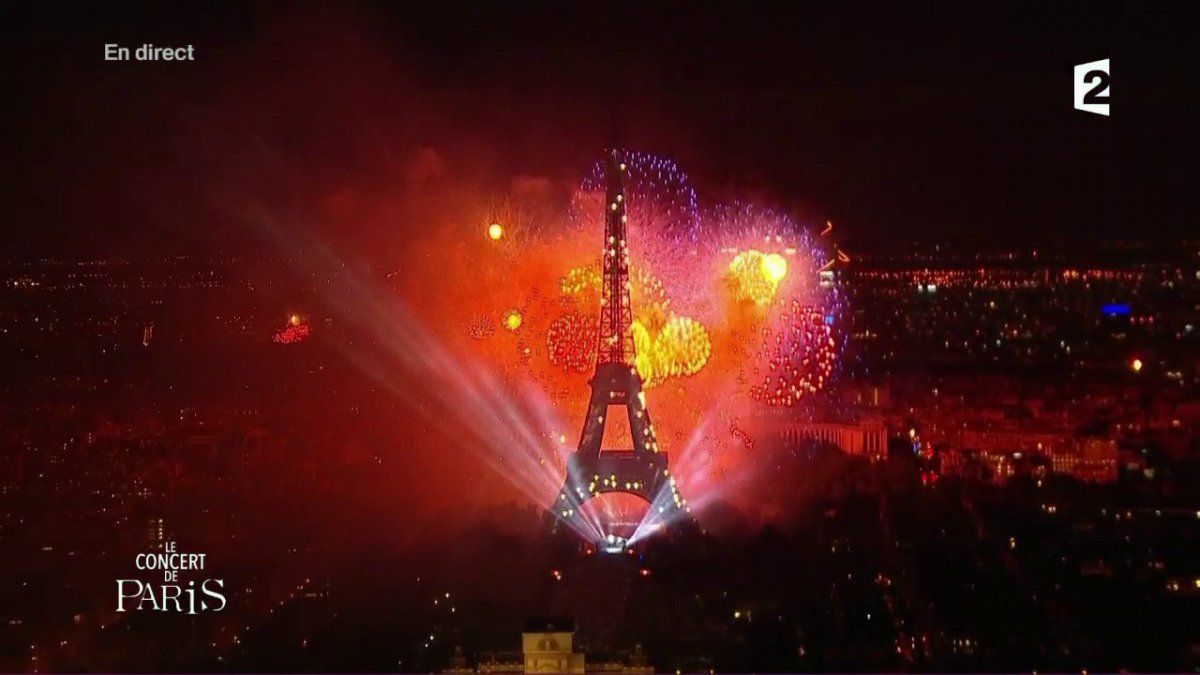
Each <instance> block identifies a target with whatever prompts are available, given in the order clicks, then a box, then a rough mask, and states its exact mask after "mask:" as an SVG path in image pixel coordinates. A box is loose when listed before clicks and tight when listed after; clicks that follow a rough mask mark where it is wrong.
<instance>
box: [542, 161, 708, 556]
mask: <svg viewBox="0 0 1200 675" xmlns="http://www.w3.org/2000/svg"><path fill="white" fill-rule="evenodd" d="M605 161H606V177H607V180H606V183H607V185H606V188H605V200H604V249H603V254H602V263H601V274H602V279H601V289H602V292H601V296H600V330H599V338H598V339H597V345H596V372H595V374H594V375H593V376H592V379H591V380H590V381H589V383H590V385H591V387H592V396H591V399H590V400H589V401H588V409H587V416H586V417H585V418H584V421H583V432H582V433H581V434H580V437H579V448H578V449H577V450H576V451H575V452H574V453H572V455H571V456H570V457H569V458H568V459H567V477H566V481H565V482H564V483H563V487H562V490H560V491H559V494H558V498H557V500H556V502H555V504H554V506H553V507H552V508H553V510H554V512H555V513H556V514H557V515H558V516H559V517H560V518H561V519H562V520H565V521H568V522H572V524H574V525H576V529H578V530H580V531H590V530H595V529H597V528H596V527H594V526H593V527H591V528H588V526H587V525H586V524H585V517H584V514H583V513H582V511H581V508H580V507H581V506H582V505H583V503H584V502H586V501H588V500H589V499H592V498H593V497H596V496H598V495H600V494H603V493H606V492H624V493H627V494H632V495H636V496H638V497H641V498H642V499H644V500H646V501H647V502H649V503H650V508H651V509H652V510H655V511H658V513H659V514H665V513H667V512H668V511H675V510H679V509H686V508H687V502H686V500H684V499H683V498H682V497H680V495H679V492H678V490H676V488H675V479H674V478H672V477H671V472H670V469H669V466H668V461H667V453H666V452H663V451H661V450H660V449H659V447H658V439H657V438H655V435H654V425H653V424H652V423H651V422H650V410H649V408H648V407H647V406H646V394H645V392H643V391H642V380H641V377H640V376H639V375H638V372H637V365H636V356H637V353H636V348H635V347H634V342H633V305H632V303H631V302H630V299H629V289H630V285H629V239H628V229H627V225H628V220H629V219H628V216H627V215H626V212H625V208H626V202H627V200H626V195H625V188H624V182H625V177H626V176H627V175H628V173H629V166H628V165H627V164H626V162H625V161H624V158H623V153H622V152H621V151H620V150H618V149H616V148H611V149H609V150H608V152H607V157H606V158H605ZM613 408H616V409H617V411H616V414H620V413H621V410H620V409H622V408H623V409H624V412H625V414H626V415H628V417H629V432H630V437H631V438H632V442H633V447H632V448H620V449H615V450H602V449H601V446H602V445H603V441H604V429H605V425H606V423H607V421H608V420H609V417H610V412H611V411H612V409H613ZM656 515H658V514H653V513H652V514H651V516H656ZM600 525H603V524H600ZM600 534H601V536H603V537H604V541H600V542H596V543H597V544H598V545H600V546H601V547H602V548H604V550H608V551H619V550H622V549H624V547H625V543H626V542H625V539H624V538H620V537H617V536H616V535H615V534H614V533H611V532H608V533H605V532H601V533H600Z"/></svg>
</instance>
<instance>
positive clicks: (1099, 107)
mask: <svg viewBox="0 0 1200 675" xmlns="http://www.w3.org/2000/svg"><path fill="white" fill-rule="evenodd" d="M1109 72H1110V71H1109V67H1108V59H1100V60H1099V61H1092V62H1091V63H1081V64H1079V65H1077V66H1075V109H1076V110H1082V111H1084V112H1090V113H1096V114H1097V115H1104V116H1105V117H1108V116H1109V114H1108V105H1109V103H1108V80H1109Z"/></svg>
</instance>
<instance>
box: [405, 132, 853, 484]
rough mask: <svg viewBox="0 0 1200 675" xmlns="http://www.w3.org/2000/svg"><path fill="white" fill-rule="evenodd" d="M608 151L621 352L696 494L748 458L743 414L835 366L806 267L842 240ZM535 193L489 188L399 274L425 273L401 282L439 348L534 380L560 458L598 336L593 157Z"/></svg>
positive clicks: (663, 164) (828, 288)
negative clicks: (457, 234) (529, 197)
mask: <svg viewBox="0 0 1200 675" xmlns="http://www.w3.org/2000/svg"><path fill="white" fill-rule="evenodd" d="M622 159H623V161H624V162H626V163H627V164H628V167H629V169H628V177H627V182H626V185H625V187H626V194H627V195H628V197H627V198H628V200H629V201H628V216H629V221H628V222H629V239H630V244H629V249H630V257H631V262H630V277H629V283H630V288H629V291H630V296H631V299H632V306H633V321H632V332H633V341H634V346H635V349H636V357H635V358H636V362H635V365H636V367H637V371H638V374H639V376H640V377H641V378H642V380H643V386H644V388H645V389H646V390H647V396H648V397H649V400H650V404H649V405H650V407H651V409H652V410H653V414H654V421H655V431H656V436H657V438H658V439H659V442H661V444H662V446H663V448H664V450H665V451H666V452H668V453H670V456H671V466H672V476H673V477H675V478H677V479H678V480H679V483H680V485H681V489H682V491H683V493H684V494H686V495H687V496H688V498H689V499H691V500H692V501H691V503H692V504H693V505H694V506H698V507H701V508H702V507H703V504H704V502H705V500H706V498H709V497H708V496H709V495H714V494H717V493H719V492H720V491H721V490H722V489H723V485H722V483H723V481H728V480H730V478H729V477H731V476H738V475H742V476H744V474H745V473H746V472H747V471H753V470H754V469H755V467H757V466H758V465H759V462H758V458H757V456H758V455H759V454H760V453H761V452H762V450H761V444H760V443H758V442H757V441H756V434H758V433H759V431H758V426H759V425H758V424H757V423H756V419H758V418H760V417H762V414H763V413H766V412H767V411H769V410H770V409H771V408H774V407H780V406H793V405H797V404H798V403H800V402H801V401H802V400H804V399H805V398H806V397H812V396H814V395H817V394H819V393H820V392H821V391H822V390H823V389H824V388H825V387H826V386H827V385H828V384H829V382H830V381H831V379H832V378H833V377H834V376H835V372H836V363H837V359H838V355H839V352H840V344H841V337H840V333H839V317H840V316H842V315H843V312H842V309H841V299H840V297H839V295H838V288H837V286H836V285H835V284H827V283H822V280H821V272H822V269H823V268H825V267H827V264H828V263H829V261H831V260H834V261H837V260H839V259H840V258H839V255H841V256H844V254H839V252H838V251H837V249H836V248H834V247H833V246H832V245H831V244H830V243H829V241H828V239H827V237H825V236H822V235H823V234H825V233H823V232H822V229H823V228H824V229H828V228H829V226H827V224H826V222H825V221H824V220H823V219H822V220H820V221H818V222H817V223H815V224H814V225H813V227H811V228H806V227H801V226H799V225H798V224H797V223H795V222H794V221H792V219H791V218H789V217H788V216H787V215H785V214H783V213H781V212H778V211H775V210H772V209H769V208H765V207H762V206H759V205H756V204H747V203H735V204H728V205H721V204H717V205H710V206H707V207H706V208H703V209H702V208H701V207H700V200H699V195H698V194H697V192H696V191H695V189H693V188H692V186H691V183H690V181H689V180H688V177H687V175H686V174H685V173H683V171H682V170H681V169H680V168H679V167H678V166H676V165H675V163H674V162H671V161H670V160H666V159H661V158H657V157H654V156H651V155H646V154H640V153H628V152H627V153H625V154H624V156H623V158H622ZM535 196H536V197H537V199H536V200H535V201H536V204H535V205H526V204H524V203H523V198H522V193H521V191H520V190H516V191H514V192H513V193H512V194H509V195H505V196H503V197H500V198H496V199H493V200H492V201H491V202H490V203H489V204H488V205H486V206H485V207H484V208H483V209H481V212H480V214H479V216H478V220H476V221H474V222H473V223H470V235H469V236H466V232H465V231H464V236H462V237H461V238H460V239H459V240H457V241H452V240H436V239H433V240H430V241H428V242H426V243H425V245H427V246H428V247H429V248H428V250H427V252H426V253H425V255H426V256H428V257H429V258H430V259H437V260H441V261H443V263H444V265H445V267H444V269H441V270H439V271H438V273H437V274H435V275H432V276H430V277H428V278H422V277H413V279H414V280H415V281H416V282H418V283H426V282H427V285H426V286H421V287H419V288H418V289H417V292H415V293H413V295H414V297H426V298H436V299H437V300H436V302H435V303H433V304H432V305H431V306H430V307H428V308H427V309H426V311H425V316H426V318H430V319H432V321H431V325H434V326H444V327H455V328H457V330H456V331H454V332H451V333H449V334H444V335H443V338H444V339H445V340H446V341H447V342H448V343H449V344H450V345H451V346H452V348H454V349H462V350H464V351H465V352H467V353H471V354H472V355H474V356H476V357H478V358H481V359H482V360H483V362H485V363H488V364H489V365H490V366H491V367H492V368H494V369H495V371H496V372H497V373H499V374H500V375H501V376H502V377H503V379H504V380H505V381H508V382H510V383H511V385H512V386H513V387H514V389H526V388H530V387H532V390H536V391H538V392H542V394H543V395H544V396H545V398H546V400H547V402H548V405H549V406H550V407H551V408H552V410H551V411H550V413H549V414H548V416H547V419H555V420H557V421H556V422H554V424H555V428H553V429H549V430H545V431H544V432H542V433H544V434H546V435H547V437H548V438H552V439H554V440H555V444H556V448H555V451H554V455H555V456H553V457H550V456H547V457H546V458H545V462H544V463H545V464H553V465H555V466H559V467H561V465H562V464H561V463H562V461H563V459H564V458H565V456H566V455H567V454H569V453H570V452H571V451H573V450H574V448H572V447H570V446H569V444H568V443H566V441H565V439H567V438H571V437H575V436H576V434H577V433H578V431H577V430H578V429H579V428H580V426H581V421H582V415H583V414H584V412H585V411H586V408H587V406H586V403H587V400H588V397H589V395H590V388H589V387H588V384H587V380H588V378H589V377H590V376H591V374H592V372H593V370H594V368H595V362H596V352H597V347H598V339H599V326H598V316H599V309H600V305H599V303H600V298H601V276H600V259H599V257H600V252H601V250H602V248H603V247H602V241H601V237H602V233H603V231H604V227H603V215H604V210H603V209H604V204H603V172H602V170H601V165H600V164H599V163H597V165H596V168H595V169H594V170H593V171H591V172H590V173H589V174H588V175H587V176H585V178H584V179H583V180H582V181H581V184H580V185H579V187H578V188H577V189H576V190H575V191H574V193H573V194H572V195H571V197H570V199H569V202H568V203H566V204H565V206H564V208H561V209H557V210H556V209H554V208H551V207H549V206H547V205H546V203H545V199H544V194H543V193H541V192H539V193H537V194H536V195H535ZM507 219H512V221H511V222H509V220H507ZM809 232H811V233H812V235H811V236H810V234H809ZM448 251H449V252H453V254H452V255H449V256H447V254H446V253H447V252H448ZM450 278H454V279H465V280H466V281H465V283H458V282H457V281H456V282H455V283H445V280H446V279H450ZM700 429H711V430H713V431H716V430H728V432H727V433H699V432H698V430H700ZM557 487H558V486H557V485H556V486H554V488H553V489H557Z"/></svg>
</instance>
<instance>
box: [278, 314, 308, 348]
mask: <svg viewBox="0 0 1200 675" xmlns="http://www.w3.org/2000/svg"><path fill="white" fill-rule="evenodd" d="M310 332H311V329H310V328H309V327H308V324H306V323H304V320H303V319H301V317H300V315H299V314H292V315H291V316H289V317H288V323H287V325H286V326H284V327H283V328H281V329H279V330H277V331H275V334H274V335H272V336H271V341H272V342H274V343H276V344H281V345H292V344H296V343H298V342H303V341H305V340H307V339H308V336H309V333H310Z"/></svg>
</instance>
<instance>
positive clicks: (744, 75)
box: [0, 3, 1198, 259]
mask: <svg viewBox="0 0 1200 675" xmlns="http://www.w3.org/2000/svg"><path fill="white" fill-rule="evenodd" d="M1181 8H1182V6H1181ZM5 12H6V14H7V17H6V20H5V26H6V28H5V33H6V38H5V40H4V44H5V48H6V52H7V54H6V59H5V60H6V64H7V65H6V66H5V67H4V69H5V75H6V79H7V80H8V81H9V86H8V87H7V89H8V90H9V91H10V92H13V93H14V96H13V97H12V99H13V100H14V101H16V103H15V105H13V106H12V107H11V108H10V110H9V115H10V117H11V119H10V121H9V122H8V123H7V124H6V125H5V128H6V131H7V134H8V139H7V142H6V144H5V145H6V147H7V148H8V161H7V162H6V163H5V164H6V168H5V171H6V174H7V175H6V179H5V181H4V183H5V187H4V188H3V189H4V197H5V202H6V203H7V204H8V205H9V209H8V213H7V214H6V215H7V217H8V221H9V222H8V223H6V225H5V227H4V238H3V240H2V242H0V244H2V248H3V250H5V251H6V252H7V253H8V254H9V255H8V257H10V258H18V259H20V258H30V257H40V256H65V257H72V256H77V255H79V254H81V253H86V254H88V255H92V254H97V253H98V254H101V255H114V256H127V255H134V256H137V255H159V254H175V253H188V254H199V255H205V254H211V253H214V252H219V253H221V254H229V253H237V252H240V251H245V252H247V254H249V255H255V252H256V251H258V250H259V249H260V247H261V241H260V238H259V236H258V234H257V233H255V232H254V231H253V229H252V228H250V227H248V226H247V225H246V219H245V213H246V211H247V210H250V209H266V210H269V211H271V212H272V213H275V214H287V215H288V216H289V217H293V218H296V219H297V220H303V221H304V222H306V223H308V224H310V225H311V226H312V227H313V228H314V230H315V231H316V232H317V233H318V234H329V235H330V236H332V237H334V238H335V240H336V241H335V243H336V244H338V245H343V246H346V247H350V248H358V249H361V250H364V251H373V250H375V249H376V248H377V247H378V246H379V244H380V242H381V241H387V240H394V239H399V238H403V237H407V236H411V235H412V234H413V233H415V232H419V229H413V228H420V227H421V226H422V223H421V222H420V221H421V220H422V215H421V214H426V213H429V212H430V209H433V210H434V211H435V212H436V211H437V209H438V204H439V202H447V201H449V200H452V199H454V198H456V197H458V196H461V194H462V191H467V192H469V193H472V194H474V195H484V194H492V193H496V192H499V191H502V190H504V189H505V188H506V187H507V186H509V185H511V183H512V181H513V180H514V179H517V178H521V177H535V178H544V179H548V180H550V181H552V182H553V183H555V184H571V183H573V182H577V181H578V180H579V178H580V176H582V175H583V173H584V172H585V171H586V168H587V167H588V166H589V165H590V163H591V162H592V161H594V159H595V158H596V157H597V156H598V154H599V151H600V149H601V148H602V147H604V145H605V144H607V143H608V141H609V139H610V138H611V131H612V120H613V118H614V117H615V118H616V119H617V124H618V125H619V127H620V137H621V140H622V144H623V145H625V146H627V147H634V148H639V149H644V150H649V151H652V152H655V153H657V154H660V155H664V156H668V157H673V158H674V159H676V161H677V162H678V163H679V165H680V166H681V167H682V168H683V169H684V170H685V171H686V172H688V173H689V174H690V175H691V176H692V178H693V180H694V181H695V182H696V183H697V184H698V185H699V186H700V187H701V188H702V192H703V193H706V194H708V195H715V196H717V197H721V198H725V197H728V196H731V195H733V196H736V195H745V194H752V195H754V196H756V197H758V198H760V200H762V201H766V202H769V203H773V204H775V205H777V206H778V207H779V208H781V209H784V210H787V211H789V212H791V213H793V214H795V215H796V217H797V218H798V220H799V221H800V222H802V223H803V222H808V223H821V222H823V221H824V220H825V219H832V220H834V221H835V222H837V223H838V224H839V226H840V227H841V228H842V231H843V232H844V233H845V234H846V236H849V237H852V238H853V239H856V240H859V241H879V242H885V243H890V242H897V243H899V242H906V241H912V240H914V239H921V240H934V241H965V242H972V241H977V242H984V243H987V244H990V245H991V244H994V245H1000V246H1005V245H1025V244H1036V243H1037V242H1038V241H1039V240H1045V239H1047V238H1050V239H1053V238H1057V239H1060V240H1063V241H1066V242H1070V241H1073V240H1078V241H1093V240H1095V239H1097V238H1112V239H1134V240H1144V241H1168V240H1177V239H1180V238H1182V237H1184V236H1187V235H1188V234H1190V233H1192V232H1194V231H1195V222H1196V220H1197V209H1196V206H1195V204H1194V202H1193V200H1189V199H1188V196H1189V195H1188V192H1187V181H1189V179H1190V178H1192V177H1193V176H1195V175H1196V174H1197V171H1196V169H1197V160H1196V153H1195V139H1196V134H1195V133H1194V131H1193V130H1192V129H1191V128H1190V126H1189V123H1190V121H1191V117H1192V110H1193V109H1194V108H1193V106H1194V104H1195V101H1196V97H1195V93H1194V89H1195V88H1194V87H1192V86H1190V83H1191V82H1193V81H1194V76H1195V74H1196V73H1195V69H1194V68H1193V67H1192V66H1191V65H1190V64H1191V62H1192V60H1191V59H1188V58H1187V49H1188V48H1189V45H1190V44H1192V43H1193V42H1194V39H1195V38H1196V37H1198V36H1197V29H1196V26H1197V22H1195V21H1190V20H1188V19H1189V18H1190V17H1189V16H1187V15H1186V13H1185V12H1184V11H1182V10H1181V11H1173V10H1171V9H1169V8H1163V7H1156V8H1155V11H1154V12H1153V13H1149V12H1139V11H1138V10H1137V9H1136V8H1135V7H1134V6H1133V5H1124V4H1121V3H1102V4H1099V5H1096V4H1087V5H1083V4H1079V5H1076V4H1061V5H1054V6H1051V7H1038V8H1036V9H1030V10H1028V11H1027V10H1024V9H1022V8H1012V9H1005V10H1003V11H1001V10H995V11H981V10H967V9H952V10H945V11H939V12H932V13H929V14H928V15H926V14H908V13H904V14H903V15H901V13H899V12H896V11H878V10H866V9H863V8H847V9H834V8H830V7H825V6H821V7H802V8H799V7H798V8H795V9H794V10H793V11H792V12H791V13H789V14H784V15H779V16H771V17H765V16H761V15H755V16H749V15H745V16H742V15H738V16H728V15H726V14H725V13H722V12H714V11H707V10H693V9H689V10H687V11H675V12H669V11H667V10H665V9H662V8H639V9H636V10H635V9H630V10H629V11H628V12H624V11H622V10H621V8H619V7H614V8H613V15H612V16H609V17H607V18H605V16H603V13H602V12H600V11H597V10H594V9H587V10H580V9H571V8H568V9H565V10H562V11H560V12H559V13H555V14H550V13H545V12H534V11H526V12H521V11H510V10H508V9H502V8H470V9H467V8H465V7H464V8H455V7H453V6H439V7H437V8H423V9H421V10H412V11H410V10H405V9H398V8H384V7H381V6H367V5H359V6H356V7H355V8H353V9H334V8H332V7H330V6H325V5H321V4H316V5H313V4H309V5H305V6H304V7H303V8H301V9H298V10H293V11H284V10H280V9H278V8H274V7H270V6H268V5H265V4H260V5H254V6H253V7H250V8H244V7H232V6H225V7H220V8H203V7H200V6H193V7H188V8H181V9H176V8H172V9H171V10H161V9H146V8H138V9H134V8H131V7H125V8H122V9H117V10H107V11H102V10H100V9H98V8H94V9H86V10H83V11H82V12H72V13H69V14H68V13H62V12H49V11H46V10H43V9H34V8H17V7H9V8H7V9H6V10H5ZM605 35H611V36H612V37H611V41H609V42H605V40H603V39H601V38H602V37H603V36H605ZM106 42H117V43H121V44H132V45H137V44H141V43H143V42H154V43H157V44H173V43H176V42H178V43H181V44H182V43H190V44H194V45H195V47H196V50H197V59H196V61H194V62H184V63H172V64H165V63H106V62H105V61H104V60H103V58H102V47H103V44H104V43H106ZM1104 57H1109V58H1111V59H1112V61H1113V87H1114V92H1113V94H1112V95H1113V100H1114V103H1113V114H1112V116H1111V117H1099V116H1095V115H1089V114H1085V113H1082V112H1079V111H1076V110H1073V109H1072V108H1071V104H1070V77H1071V66H1072V65H1073V64H1076V63H1081V62H1085V61H1089V60H1094V59H1097V58H1104ZM613 83H616V84H615V85H614V84H613ZM610 89H615V92H616V95H615V96H613V95H610ZM614 98H615V99H616V100H617V102H616V103H614V102H613V100H614ZM614 111H615V112H614ZM421 152H431V153H433V156H434V157H436V158H437V159H438V161H440V162H441V164H439V165H438V166H439V177H440V179H441V180H440V182H438V183H437V184H436V185H433V186H427V189H429V190H430V192H429V194H426V195H424V196H422V197H416V196H414V195H412V194H405V193H404V184H405V176H404V175H403V174H404V172H405V170H406V167H411V163H412V161H413V157H416V156H418V155H419V153H421ZM347 189H353V190H359V191H364V192H367V193H370V194H375V195H384V196H385V197H386V198H387V199H388V200H389V201H390V202H391V206H392V210H397V211H402V210H407V209H410V208H411V210H412V211H413V212H414V213H416V214H418V215H417V216H415V217H413V218H411V219H408V220H406V221H405V222H400V219H396V218H394V217H392V218H387V217H383V216H380V215H379V214H369V215H363V214H352V215H349V216H347V217H342V218H339V219H338V222H329V220H330V219H328V218H327V217H326V216H325V215H323V214H321V213H320V211H321V209H320V206H321V204H323V203H324V201H323V200H328V199H331V198H332V197H333V196H336V195H337V194H339V193H340V191H345V190H347ZM376 216H378V217H376Z"/></svg>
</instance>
